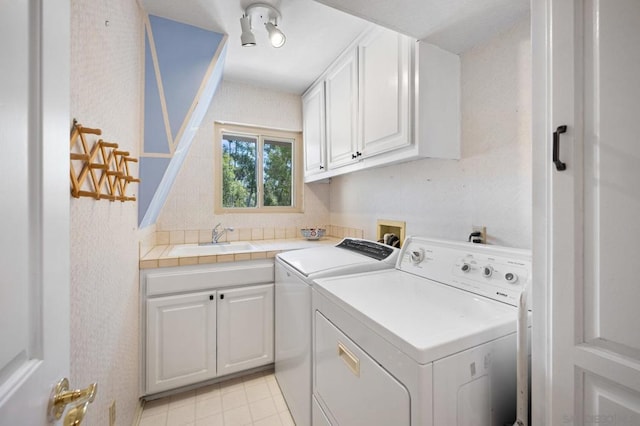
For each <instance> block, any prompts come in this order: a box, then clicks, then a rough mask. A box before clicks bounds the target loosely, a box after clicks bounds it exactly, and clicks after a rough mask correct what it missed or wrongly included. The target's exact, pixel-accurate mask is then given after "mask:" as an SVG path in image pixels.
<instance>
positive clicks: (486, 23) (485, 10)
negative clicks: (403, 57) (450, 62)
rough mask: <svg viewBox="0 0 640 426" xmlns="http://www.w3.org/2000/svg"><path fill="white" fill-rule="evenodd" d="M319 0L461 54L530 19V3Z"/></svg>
mask: <svg viewBox="0 0 640 426" xmlns="http://www.w3.org/2000/svg"><path fill="white" fill-rule="evenodd" d="M316 1H318V2H320V3H323V4H326V5H328V6H331V7H335V8H336V9H339V10H343V11H345V12H347V13H351V14H354V15H356V16H360V17H362V18H364V19H367V20H369V21H371V22H375V23H377V24H379V25H382V26H385V27H387V28H391V29H393V30H396V31H398V32H400V33H403V34H406V35H409V36H412V37H415V38H416V39H418V40H425V41H428V42H430V43H433V44H435V45H437V46H440V47H442V48H443V49H446V50H449V51H451V52H454V53H462V52H464V51H465V50H468V49H470V48H471V47H473V46H475V45H477V44H480V43H482V42H483V41H486V40H488V39H489V38H491V36H493V35H495V34H497V33H499V32H500V31H502V30H505V29H506V28H508V27H509V26H511V25H513V24H514V23H515V22H517V21H518V20H520V19H522V18H524V17H525V16H527V14H528V13H529V1H530V0H394V1H389V0H316ZM534 1H535V0H534Z"/></svg>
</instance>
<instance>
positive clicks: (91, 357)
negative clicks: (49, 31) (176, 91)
mask: <svg viewBox="0 0 640 426" xmlns="http://www.w3.org/2000/svg"><path fill="white" fill-rule="evenodd" d="M106 21H108V22H106ZM107 24H108V25H107ZM142 37H143V26H142V15H141V12H140V10H139V9H138V6H137V3H136V2H135V1H131V0H110V1H108V2H106V1H105V2H96V1H91V0H72V1H71V114H72V116H71V117H70V118H69V119H70V120H71V119H72V118H76V119H77V120H78V121H79V122H80V123H81V124H83V125H85V126H87V127H97V128H100V129H102V132H103V134H102V137H103V138H104V139H105V140H107V141H112V142H117V143H118V144H119V145H120V149H122V150H126V151H129V152H130V153H131V156H133V157H138V147H139V140H140V137H141V123H142V116H141V112H142V104H141V100H142V86H141V84H142V71H143V39H142ZM131 165H132V166H134V167H132V174H133V175H134V176H137V175H138V170H137V167H135V166H136V164H135V163H132V164H131ZM129 188H130V189H131V191H128V193H131V194H137V190H138V188H137V185H131V186H130V187H129ZM70 208H71V238H70V241H71V377H70V380H71V386H72V387H76V388H78V387H85V386H87V385H88V384H89V383H90V382H94V381H97V382H98V393H97V397H96V400H95V401H94V403H93V404H91V406H90V408H89V411H88V413H87V417H86V419H85V421H84V422H83V424H88V425H108V424H109V411H108V407H109V404H110V403H111V402H112V401H113V400H115V401H116V411H117V424H118V425H130V424H131V422H132V420H133V417H134V414H135V410H136V407H137V400H138V268H137V265H138V244H137V238H136V230H137V206H136V203H135V202H127V203H120V202H109V201H107V200H101V201H96V200H93V199H90V198H80V199H75V198H72V199H71V201H70Z"/></svg>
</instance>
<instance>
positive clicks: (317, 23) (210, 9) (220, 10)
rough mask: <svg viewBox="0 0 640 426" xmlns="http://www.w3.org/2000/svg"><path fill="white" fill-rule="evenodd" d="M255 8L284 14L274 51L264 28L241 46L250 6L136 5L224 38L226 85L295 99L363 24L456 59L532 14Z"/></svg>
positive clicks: (484, 5) (488, 6)
mask: <svg viewBox="0 0 640 426" xmlns="http://www.w3.org/2000/svg"><path fill="white" fill-rule="evenodd" d="M260 1H261V2H262V3H269V4H271V5H273V6H275V7H276V8H278V9H279V10H280V12H281V14H282V20H281V21H280V22H279V28H280V29H281V30H282V31H283V32H284V33H285V35H286V36H287V42H286V44H285V45H284V46H283V47H281V48H279V49H275V48H273V47H271V45H270V44H269V42H268V39H267V33H266V31H265V30H264V28H254V34H255V36H256V40H257V42H258V45H257V46H255V47H244V48H243V47H242V46H241V44H240V33H241V31H240V17H241V16H242V13H243V10H244V8H245V7H247V6H248V5H250V4H252V3H256V1H253V0H141V4H142V7H143V8H144V9H145V10H146V12H148V13H149V14H152V15H156V16H162V17H165V18H169V19H172V20H175V21H178V22H183V23H186V24H191V25H195V26H197V27H200V28H205V29H208V30H212V31H216V32H219V33H223V34H228V35H229V40H228V48H227V57H226V63H225V69H224V78H225V79H227V80H233V81H239V82H244V83H248V84H253V85H256V86H261V87H268V88H271V89H275V90H282V91H286V92H291V93H298V94H300V93H302V92H304V90H305V89H306V88H307V87H309V85H310V84H311V83H313V81H314V80H315V79H316V78H317V77H318V76H319V75H320V74H321V73H322V72H323V71H324V70H325V69H326V68H327V66H328V65H329V64H330V63H331V62H332V61H333V59H335V58H336V57H337V56H338V55H339V53H340V52H342V50H343V49H344V48H345V47H346V46H347V45H348V44H349V43H350V42H351V41H352V40H353V39H355V38H356V37H357V36H358V34H360V33H361V32H362V31H363V30H364V29H365V28H366V26H367V25H368V22H367V21H371V22H375V23H378V24H381V25H384V26H386V27H389V28H392V29H394V30H396V31H398V32H401V33H404V34H407V35H409V36H412V37H415V38H416V39H426V40H427V41H429V42H431V43H434V44H436V45H439V46H441V47H443V48H445V49H447V50H450V51H452V52H455V53H460V52H463V51H465V50H467V49H468V48H470V47H472V46H474V45H475V44H478V43H480V42H482V41H484V40H486V39H488V38H489V37H491V36H492V35H493V34H496V33H498V32H499V31H501V30H503V29H505V28H507V27H508V26H510V25H511V24H513V23H514V22H516V21H517V20H518V19H520V18H522V17H524V16H525V15H526V14H527V12H528V10H529V0H394V1H390V0H316V1H313V0H260ZM320 3H325V4H326V5H329V6H331V7H327V6H326V5H325V4H320ZM334 7H335V9H334ZM338 9H340V10H338ZM342 11H345V12H348V13H344V12H342ZM352 14H353V15H357V16H361V17H363V18H365V19H366V20H367V21H365V20H363V19H360V18H357V17H355V16H353V15H352Z"/></svg>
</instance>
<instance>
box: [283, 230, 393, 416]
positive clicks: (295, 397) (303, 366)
mask: <svg viewBox="0 0 640 426" xmlns="http://www.w3.org/2000/svg"><path fill="white" fill-rule="evenodd" d="M399 252H400V250H398V249H397V248H393V247H390V246H387V245H384V244H380V243H377V242H374V241H368V240H363V239H357V238H345V239H343V240H342V241H341V242H340V243H338V244H337V245H335V246H320V247H317V248H308V249H303V250H294V251H288V252H284V253H280V254H278V255H277V256H276V262H275V268H276V271H275V275H276V283H275V376H276V380H277V381H278V384H279V385H280V389H281V390H282V394H283V396H284V398H285V401H286V403H287V406H288V407H289V411H290V412H291V416H292V417H293V420H294V421H295V423H296V425H298V426H308V425H310V424H311V332H312V330H311V317H312V313H311V286H312V285H313V280H314V279H316V278H319V277H328V276H335V275H344V274H351V273H358V272H365V271H378V270H381V269H390V268H393V267H394V266H395V264H396V260H397V258H398V254H399Z"/></svg>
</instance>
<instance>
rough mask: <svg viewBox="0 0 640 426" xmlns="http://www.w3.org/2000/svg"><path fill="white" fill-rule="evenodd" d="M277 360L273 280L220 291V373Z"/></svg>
mask: <svg viewBox="0 0 640 426" xmlns="http://www.w3.org/2000/svg"><path fill="white" fill-rule="evenodd" d="M271 362H273V284H268V285H260V286H252V287H244V288H235V289H230V290H220V291H219V292H218V375H220V376H221V375H225V374H230V373H235V372H237V371H242V370H247V369H249V368H253V367H258V366H261V365H265V364H269V363H271Z"/></svg>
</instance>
